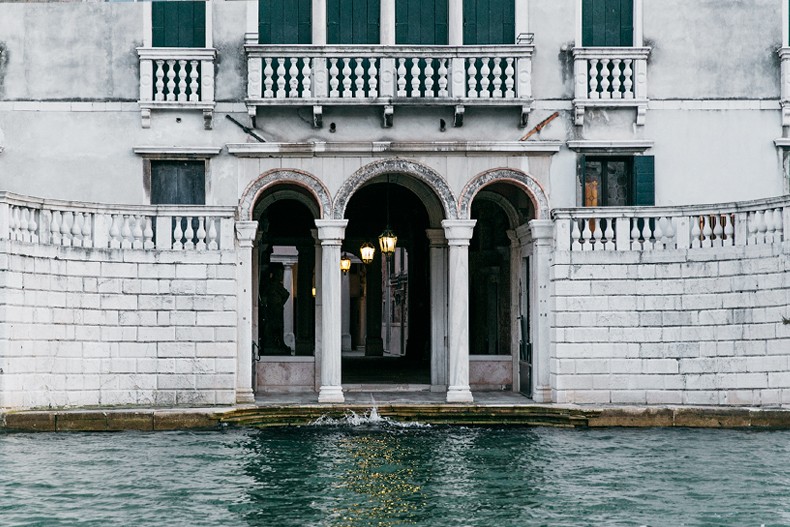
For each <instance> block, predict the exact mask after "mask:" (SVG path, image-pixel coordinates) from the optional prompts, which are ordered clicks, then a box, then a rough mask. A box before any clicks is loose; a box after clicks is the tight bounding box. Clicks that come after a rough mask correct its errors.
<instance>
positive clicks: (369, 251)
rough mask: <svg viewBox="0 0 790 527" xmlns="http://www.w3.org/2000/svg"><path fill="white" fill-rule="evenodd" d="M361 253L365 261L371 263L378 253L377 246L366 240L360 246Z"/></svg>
mask: <svg viewBox="0 0 790 527" xmlns="http://www.w3.org/2000/svg"><path fill="white" fill-rule="evenodd" d="M359 255H360V257H361V258H362V262H363V263H365V264H369V263H370V262H372V261H373V257H374V256H375V255H376V248H375V247H373V244H372V243H369V242H365V243H363V244H362V247H360V248H359Z"/></svg>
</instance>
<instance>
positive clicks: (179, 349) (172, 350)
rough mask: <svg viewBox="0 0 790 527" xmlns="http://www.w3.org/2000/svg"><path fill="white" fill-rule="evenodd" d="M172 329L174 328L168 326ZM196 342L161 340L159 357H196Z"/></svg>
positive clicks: (158, 345) (158, 351)
mask: <svg viewBox="0 0 790 527" xmlns="http://www.w3.org/2000/svg"><path fill="white" fill-rule="evenodd" d="M166 329H172V328H166ZM194 356H195V344H194V342H160V343H158V344H157V357H161V358H180V357H194Z"/></svg>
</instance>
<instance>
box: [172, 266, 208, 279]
mask: <svg viewBox="0 0 790 527" xmlns="http://www.w3.org/2000/svg"><path fill="white" fill-rule="evenodd" d="M175 277H176V278H179V279H187V280H205V279H206V278H208V274H207V271H206V266H205V265H184V264H180V265H176V276H175Z"/></svg>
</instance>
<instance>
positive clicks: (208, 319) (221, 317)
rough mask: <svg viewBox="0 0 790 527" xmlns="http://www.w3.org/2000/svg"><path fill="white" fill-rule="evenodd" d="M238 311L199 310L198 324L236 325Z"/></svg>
mask: <svg viewBox="0 0 790 527" xmlns="http://www.w3.org/2000/svg"><path fill="white" fill-rule="evenodd" d="M236 322H237V321H236V313H235V312H232V311H220V312H198V313H197V325H198V326H227V327H230V326H233V327H235V326H236Z"/></svg>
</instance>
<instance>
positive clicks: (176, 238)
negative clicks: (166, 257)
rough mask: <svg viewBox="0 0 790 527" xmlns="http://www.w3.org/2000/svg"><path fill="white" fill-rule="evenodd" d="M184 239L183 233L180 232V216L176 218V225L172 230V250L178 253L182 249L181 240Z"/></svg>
mask: <svg viewBox="0 0 790 527" xmlns="http://www.w3.org/2000/svg"><path fill="white" fill-rule="evenodd" d="M183 238H184V231H183V230H181V216H176V225H175V228H174V229H173V250H175V251H180V250H182V249H183V248H184V244H183V243H181V240H182V239H183Z"/></svg>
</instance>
